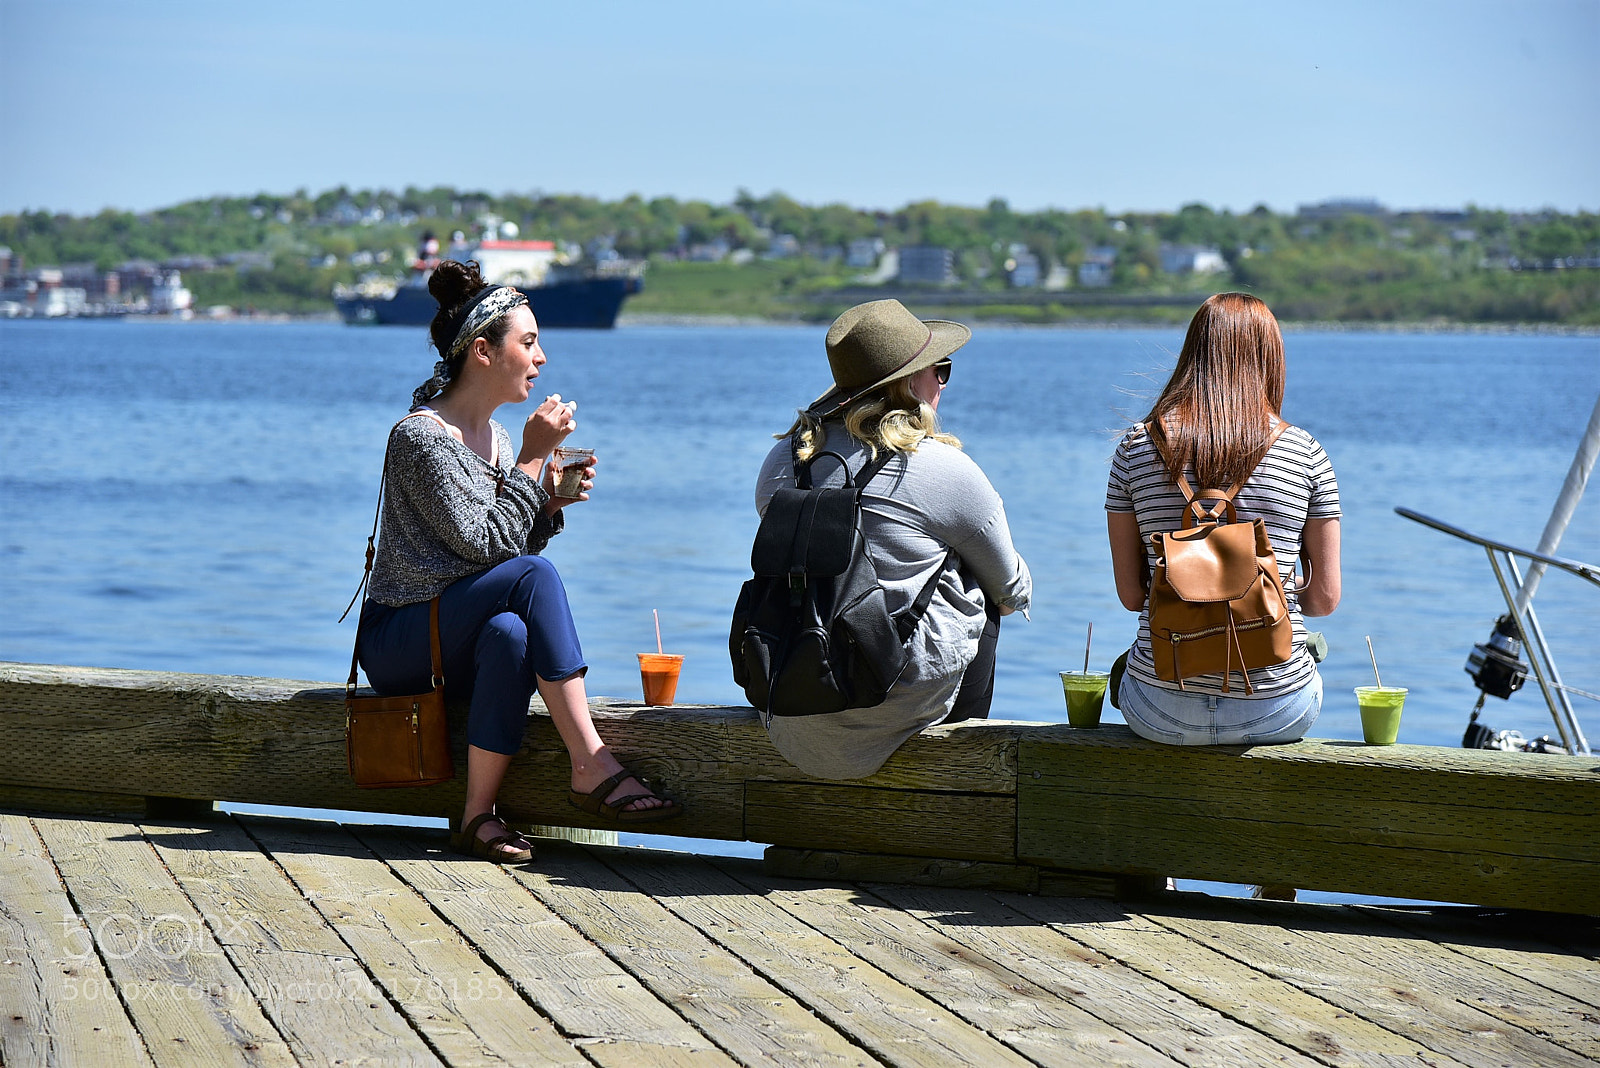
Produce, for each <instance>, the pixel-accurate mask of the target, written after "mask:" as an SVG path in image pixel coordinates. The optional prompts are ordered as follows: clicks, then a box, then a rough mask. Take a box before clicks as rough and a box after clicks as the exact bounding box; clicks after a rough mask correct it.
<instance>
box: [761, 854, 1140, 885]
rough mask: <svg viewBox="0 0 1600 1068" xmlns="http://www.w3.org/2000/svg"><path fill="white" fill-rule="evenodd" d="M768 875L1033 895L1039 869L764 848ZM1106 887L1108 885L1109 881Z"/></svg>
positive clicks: (974, 861) (919, 858) (936, 859)
mask: <svg viewBox="0 0 1600 1068" xmlns="http://www.w3.org/2000/svg"><path fill="white" fill-rule="evenodd" d="M762 866H763V868H764V870H765V871H766V873H767V874H768V875H772V876H781V877H787V878H791V879H821V880H826V881H828V882H835V883H837V882H863V881H867V882H877V883H911V884H913V885H916V886H968V887H988V888H992V889H997V890H1016V891H1019V892H1021V893H1025V894H1027V893H1034V892H1036V891H1038V889H1039V869H1038V868H1035V867H1034V866H1032V865H1031V864H994V863H990V862H987V861H981V860H952V859H951V858H949V857H942V858H930V857H900V856H888V855H885V854H882V853H846V852H841V851H839V850H835V849H790V848H789V847H787V846H768V847H767V850H766V852H765V853H764V854H763V856H762ZM1108 881H1109V880H1108Z"/></svg>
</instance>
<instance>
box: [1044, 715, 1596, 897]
mask: <svg viewBox="0 0 1600 1068" xmlns="http://www.w3.org/2000/svg"><path fill="white" fill-rule="evenodd" d="M1082 733H1083V734H1088V733H1090V732H1082ZM1093 733H1094V734H1095V735H1096V736H1104V737H1097V738H1096V739H1095V740H1092V741H1088V742H1085V741H1080V740H1079V738H1077V737H1068V738H1052V737H1051V735H1050V733H1049V732H1041V733H1040V734H1039V735H1038V736H1037V737H1036V738H1032V739H1027V740H1024V741H1023V743H1022V745H1021V751H1020V756H1019V760H1020V767H1021V768H1022V773H1021V777H1020V779H1019V782H1020V784H1021V785H1020V787H1019V791H1018V850H1019V859H1021V860H1023V861H1025V862H1030V863H1037V864H1041V865H1048V866H1055V867H1070V868H1080V869H1089V870H1100V871H1112V872H1143V873H1147V874H1166V875H1173V876H1178V877H1182V878H1200V879H1220V880H1224V881H1233V882H1239V881H1245V882H1256V883H1280V884H1285V885H1289V886H1299V887H1304V888H1312V889H1321V890H1343V891H1350V892H1356V893H1370V894H1387V895H1395V896H1401V897H1421V898H1429V899H1446V900H1457V901H1473V902H1479V903H1484V904H1494V905H1506V906H1512V907H1523V908H1542V909H1547V910H1554V911H1566V912H1600V879H1597V878H1596V874H1597V873H1600V774H1597V773H1596V771H1595V769H1594V768H1593V766H1592V764H1593V762H1592V761H1584V760H1582V759H1580V758H1562V757H1556V758H1555V759H1554V760H1553V761H1551V762H1550V763H1548V764H1539V763H1537V762H1536V756H1537V755H1535V754H1518V753H1513V754H1498V753H1488V752H1486V751H1479V752H1474V751H1468V750H1459V751H1458V750H1445V749H1432V748H1428V747H1422V746H1395V747H1382V749H1381V751H1378V752H1375V750H1377V749H1378V747H1367V746H1356V745H1353V744H1344V745H1341V744H1339V743H1333V742H1318V741H1308V742H1301V743H1297V744H1295V745H1290V746H1260V747H1256V748H1236V747H1229V748H1206V749H1190V748H1188V747H1169V746H1158V745H1155V744H1154V743H1149V742H1144V741H1143V740H1141V739H1137V738H1133V737H1132V736H1131V734H1128V733H1127V732H1126V731H1119V730H1113V729H1108V730H1102V731H1096V732H1093ZM1501 755H1509V756H1514V757H1523V758H1525V759H1523V760H1520V761H1512V762H1499V761H1497V760H1496V759H1495V758H1496V757H1498V756H1501ZM1268 813H1270V818H1263V815H1264V814H1268ZM1525 824H1537V825H1538V826H1540V827H1541V828H1542V829H1543V828H1549V833H1548V834H1545V833H1541V834H1540V835H1537V836H1529V835H1526V834H1523V833H1522V832H1521V830H1520V828H1521V827H1522V826H1524V825H1525Z"/></svg>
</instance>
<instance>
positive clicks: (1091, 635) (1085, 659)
mask: <svg viewBox="0 0 1600 1068" xmlns="http://www.w3.org/2000/svg"><path fill="white" fill-rule="evenodd" d="M1092 641H1094V624H1093V623H1090V624H1089V635H1088V637H1086V638H1084V639H1083V673H1084V674H1085V675H1087V674H1089V643H1090V642H1092Z"/></svg>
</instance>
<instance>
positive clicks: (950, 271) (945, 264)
mask: <svg viewBox="0 0 1600 1068" xmlns="http://www.w3.org/2000/svg"><path fill="white" fill-rule="evenodd" d="M898 277H899V280H900V281H902V282H908V283H911V284H913V285H916V284H922V285H940V286H942V285H949V284H950V283H951V282H954V281H955V280H956V254H955V253H954V252H952V251H950V250H949V249H947V248H942V247H940V246H938V245H909V246H906V247H904V248H902V249H901V250H900V273H899V276H898Z"/></svg>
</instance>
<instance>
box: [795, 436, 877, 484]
mask: <svg viewBox="0 0 1600 1068" xmlns="http://www.w3.org/2000/svg"><path fill="white" fill-rule="evenodd" d="M789 456H790V458H791V460H792V462H793V467H794V485H795V488H796V489H803V490H808V489H810V488H811V465H812V464H814V463H816V462H817V461H818V460H820V459H821V458H822V457H824V456H831V457H833V458H834V459H835V460H838V461H839V466H840V467H842V468H844V488H845V489H853V490H855V491H856V492H858V493H859V492H861V491H862V490H864V489H866V488H867V483H868V482H871V481H872V480H873V479H874V478H877V477H878V472H880V471H882V470H883V469H884V468H885V467H887V466H888V465H889V461H890V460H893V459H894V457H895V454H894V452H893V451H892V450H889V449H884V450H883V451H882V455H881V456H879V457H878V458H877V459H874V460H870V461H868V462H867V464H866V465H865V466H863V467H862V468H861V470H860V471H858V472H856V474H855V475H854V477H852V476H851V474H850V463H849V461H848V460H846V459H845V458H844V457H843V456H841V455H840V454H839V453H836V452H834V451H833V450H832V449H823V450H821V451H819V452H814V453H812V454H811V459H809V460H806V461H803V462H802V461H801V459H800V435H799V434H795V435H793V436H792V437H790V439H789Z"/></svg>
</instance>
